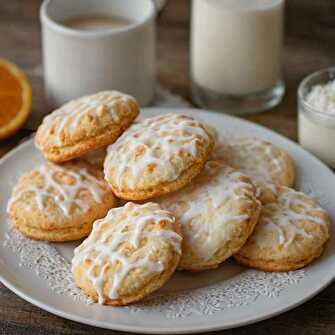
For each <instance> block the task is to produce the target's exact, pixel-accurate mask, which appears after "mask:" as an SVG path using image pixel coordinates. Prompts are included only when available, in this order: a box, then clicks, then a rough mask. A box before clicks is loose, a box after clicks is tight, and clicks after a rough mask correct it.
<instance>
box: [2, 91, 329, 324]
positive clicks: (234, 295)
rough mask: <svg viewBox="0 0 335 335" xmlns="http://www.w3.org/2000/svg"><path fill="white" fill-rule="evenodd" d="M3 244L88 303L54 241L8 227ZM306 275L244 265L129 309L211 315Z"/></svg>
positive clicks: (175, 102) (174, 101) (175, 100)
mask: <svg viewBox="0 0 335 335" xmlns="http://www.w3.org/2000/svg"><path fill="white" fill-rule="evenodd" d="M156 106H169V107H172V106H173V107H187V106H188V103H187V102H185V101H184V100H183V99H182V98H180V97H178V96H176V95H173V94H171V93H170V92H168V91H166V90H165V89H163V88H161V87H160V88H159V89H158V91H157V98H156ZM300 189H301V190H302V191H303V192H305V193H307V194H308V195H310V196H312V197H314V198H316V199H318V200H319V202H320V203H321V204H322V205H327V203H328V200H327V199H326V198H325V197H324V196H323V195H322V192H320V191H318V190H317V189H316V188H315V186H314V185H313V184H312V183H305V184H303V185H301V187H300ZM4 245H5V246H6V247H7V248H9V249H10V250H12V251H13V253H15V254H16V255H17V258H18V261H19V262H20V265H21V266H22V267H24V268H27V269H29V270H30V271H34V272H35V273H36V275H37V276H38V277H39V278H41V279H43V280H45V281H46V282H47V283H48V285H49V286H50V289H51V290H53V291H54V292H55V293H56V294H61V295H67V296H71V297H72V298H73V299H74V300H76V301H79V302H83V303H91V302H92V301H90V299H88V298H87V297H86V295H85V294H83V293H82V292H81V291H80V290H79V289H78V288H77V287H76V286H75V284H74V281H73V278H72V273H71V265H70V264H69V262H68V261H67V260H66V259H65V258H64V257H63V256H62V255H61V254H60V253H59V252H58V251H57V249H56V248H55V247H54V246H53V245H52V244H49V243H47V242H40V241H33V240H30V239H27V238H26V237H24V236H23V235H21V234H20V233H19V232H17V231H16V230H15V229H13V228H10V229H9V230H8V232H7V234H6V237H5V242H4ZM306 275H308V270H298V271H292V272H285V273H266V272H262V271H256V270H250V269H246V270H245V271H243V272H242V273H240V274H239V275H237V276H234V277H233V278H231V279H228V280H225V281H222V282H220V283H216V284H213V285H209V286H207V287H204V288H199V289H192V290H184V291H180V292H175V293H167V294H156V295H153V296H150V297H148V298H147V299H146V300H144V301H142V302H140V303H137V304H135V305H132V306H130V307H128V309H129V310H130V311H131V312H134V313H161V314H162V315H164V316H165V317H166V318H187V317H189V316H191V315H194V314H198V315H211V314H214V313H216V312H219V311H223V310H226V309H228V308H236V307H239V306H245V305H249V304H252V303H253V302H255V301H256V300H257V299H258V298H259V297H268V298H277V297H278V296H280V294H281V293H282V292H283V291H285V289H287V288H288V287H289V286H291V285H296V284H297V283H299V281H300V280H301V279H303V278H304V277H305V276H306Z"/></svg>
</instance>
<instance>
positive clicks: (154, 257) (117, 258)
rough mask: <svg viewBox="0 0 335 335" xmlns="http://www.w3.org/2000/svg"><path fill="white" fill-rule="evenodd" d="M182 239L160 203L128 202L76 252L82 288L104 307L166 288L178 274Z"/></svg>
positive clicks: (77, 276)
mask: <svg viewBox="0 0 335 335" xmlns="http://www.w3.org/2000/svg"><path fill="white" fill-rule="evenodd" d="M181 242H182V237H181V235H180V226H179V224H178V223H177V222H176V220H175V218H174V217H173V216H172V215H171V214H170V213H169V212H167V211H164V210H162V209H161V208H160V206H159V205H158V204H155V203H146V204H144V205H138V204H134V203H130V202H129V203H127V204H126V205H125V206H123V207H119V208H114V209H112V210H110V211H109V212H108V214H107V216H106V217H105V218H103V219H101V220H98V221H96V222H95V223H94V226H93V230H92V233H91V234H90V236H89V237H88V238H87V239H86V240H85V241H84V242H83V243H82V244H81V245H80V246H79V247H78V248H76V249H75V252H74V258H73V260H72V272H73V275H74V280H75V282H76V285H77V286H78V287H80V288H81V289H82V290H83V291H84V292H85V293H86V294H87V295H88V296H89V297H91V298H92V299H93V300H94V301H98V302H99V303H101V304H109V305H117V306H118V305H127V304H130V303H132V302H135V301H138V300H140V299H142V298H143V297H145V296H147V295H148V294H150V293H151V292H153V291H155V290H157V289H158V288H160V287H161V286H162V285H163V284H164V283H165V282H166V281H167V280H168V279H169V278H170V276H171V275H172V274H173V273H174V271H175V269H176V267H177V265H178V263H179V259H180V253H181Z"/></svg>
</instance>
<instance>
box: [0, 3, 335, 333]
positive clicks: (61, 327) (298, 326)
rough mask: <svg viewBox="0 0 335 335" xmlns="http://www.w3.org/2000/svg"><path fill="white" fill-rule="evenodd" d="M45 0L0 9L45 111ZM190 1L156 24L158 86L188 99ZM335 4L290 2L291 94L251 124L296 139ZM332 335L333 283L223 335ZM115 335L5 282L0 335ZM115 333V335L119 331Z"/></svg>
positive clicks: (332, 30)
mask: <svg viewBox="0 0 335 335" xmlns="http://www.w3.org/2000/svg"><path fill="white" fill-rule="evenodd" d="M39 6H40V0H29V1H22V0H10V1H4V0H3V1H1V4H0V46H1V49H0V50H1V52H0V56H1V57H4V58H8V59H10V60H12V61H13V62H15V63H17V64H18V65H19V66H21V67H22V68H23V69H24V70H25V71H26V72H27V74H28V75H29V77H30V79H31V81H32V85H33V92H34V101H33V109H34V111H38V110H42V109H43V108H45V107H44V99H43V83H42V68H41V50H40V49H41V43H40V26H39V20H38V10H39ZM189 7H190V2H189V1H188V0H170V2H169V4H168V6H167V7H166V9H165V10H164V12H163V13H162V14H161V15H160V17H159V19H158V76H159V81H160V82H161V83H162V84H163V85H164V86H166V87H167V88H169V89H170V90H171V91H173V92H174V93H177V94H180V95H182V96H183V97H184V98H187V99H189V77H188V71H189V70H188V68H189V16H190V15H189ZM334 14H335V1H334V0H319V1H315V0H289V1H287V16H286V40H285V53H284V59H285V76H286V84H287V94H286V96H285V99H284V101H283V103H282V104H281V105H280V106H278V107H277V108H275V109H274V110H272V111H270V112H267V113H261V114H258V115H253V116H250V117H248V119H250V120H252V121H255V122H257V123H260V124H262V125H265V126H267V127H269V128H272V129H274V130H276V131H278V132H280V133H282V134H283V135H285V136H287V137H290V138H291V139H293V140H296V138H297V131H296V127H297V118H296V115H297V108H296V89H297V85H298V83H299V81H300V80H301V79H302V78H303V77H304V76H305V75H306V74H308V73H310V72H312V71H314V70H317V69H320V68H323V67H327V66H330V65H333V62H334V61H335V43H334V41H335V18H334V17H335V16H334ZM29 133H30V132H29V131H27V130H22V131H20V132H19V133H18V134H17V135H16V136H14V137H13V138H11V139H9V140H7V141H3V142H1V143H0V155H3V154H4V153H5V152H7V151H8V150H10V149H11V148H13V147H15V146H16V145H17V144H18V143H19V142H20V140H22V138H23V137H25V136H27V135H28V134H29ZM269 332H271V334H272V335H276V334H285V335H290V334H304V335H308V334H318V335H319V334H327V335H330V334H335V284H333V285H331V286H330V287H328V288H327V289H326V290H324V291H323V292H322V293H321V294H319V295H318V296H317V297H315V298H314V299H312V300H311V301H309V302H307V303H305V304H304V305H303V306H300V307H298V308H296V309H294V310H292V311H290V312H287V313H285V314H283V315H281V316H278V317H276V318H273V319H271V320H267V321H264V322H261V323H258V324H255V325H251V326H246V327H243V328H240V329H235V330H231V331H227V332H225V334H238V335H242V334H248V333H254V334H267V333H269ZM93 333H94V334H112V333H113V332H110V331H106V330H103V329H95V328H92V327H88V326H84V325H80V324H78V323H75V322H71V321H67V320H64V319H62V318H59V317H56V316H53V315H51V314H49V313H47V312H44V311H42V310H40V309H39V308H37V307H34V306H32V305H31V304H29V303H27V302H25V301H23V300H22V299H20V298H18V297H17V296H16V295H14V294H13V293H11V292H10V291H9V290H7V289H6V288H5V287H4V286H3V285H2V284H0V335H11V334H15V335H24V334H31V335H32V334H34V335H38V334H93ZM114 333H116V332H114Z"/></svg>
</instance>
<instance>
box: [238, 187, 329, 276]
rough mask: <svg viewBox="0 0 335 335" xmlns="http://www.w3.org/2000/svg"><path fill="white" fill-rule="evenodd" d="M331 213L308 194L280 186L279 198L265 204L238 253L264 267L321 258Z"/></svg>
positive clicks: (287, 268)
mask: <svg viewBox="0 0 335 335" xmlns="http://www.w3.org/2000/svg"><path fill="white" fill-rule="evenodd" d="M329 228H330V219H329V216H328V214H327V213H326V212H325V211H324V210H323V209H322V208H321V207H320V206H319V205H318V204H317V203H316V202H315V201H314V200H312V199H311V198H309V197H308V196H307V195H305V194H303V193H301V192H297V191H295V190H293V189H290V188H287V187H279V188H278V198H277V200H276V202H273V203H271V204H267V205H265V206H263V209H262V213H261V216H260V220H259V223H258V225H257V226H256V229H255V231H254V233H253V234H252V235H251V237H250V239H249V240H248V242H247V243H246V244H245V245H244V247H243V248H242V249H241V250H240V251H239V252H238V253H237V254H236V255H235V258H236V259H237V260H238V261H239V262H240V263H242V264H244V265H247V266H250V267H253V268H256V269H260V270H264V271H290V270H295V269H299V268H302V267H303V266H305V265H307V264H309V263H310V262H312V261H313V260H314V259H316V258H318V257H319V256H320V255H321V253H322V252H323V250H324V247H325V243H326V242H327V240H328V238H329Z"/></svg>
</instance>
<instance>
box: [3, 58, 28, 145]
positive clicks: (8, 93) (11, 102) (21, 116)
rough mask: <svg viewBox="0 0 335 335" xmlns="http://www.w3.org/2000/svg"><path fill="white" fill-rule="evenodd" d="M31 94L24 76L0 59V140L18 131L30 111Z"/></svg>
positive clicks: (16, 68) (17, 69)
mask: <svg viewBox="0 0 335 335" xmlns="http://www.w3.org/2000/svg"><path fill="white" fill-rule="evenodd" d="M31 99H32V92H31V86H30V83H29V80H28V79H27V77H26V75H25V74H24V73H23V72H22V71H21V70H20V69H19V68H18V67H17V66H16V65H15V64H13V63H10V62H8V61H6V60H4V59H0V139H4V138H6V137H9V136H10V135H12V134H14V133H15V132H16V131H17V130H19V129H20V128H21V127H22V126H23V124H24V123H25V121H26V120H27V118H28V116H29V114H30V111H31Z"/></svg>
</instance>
